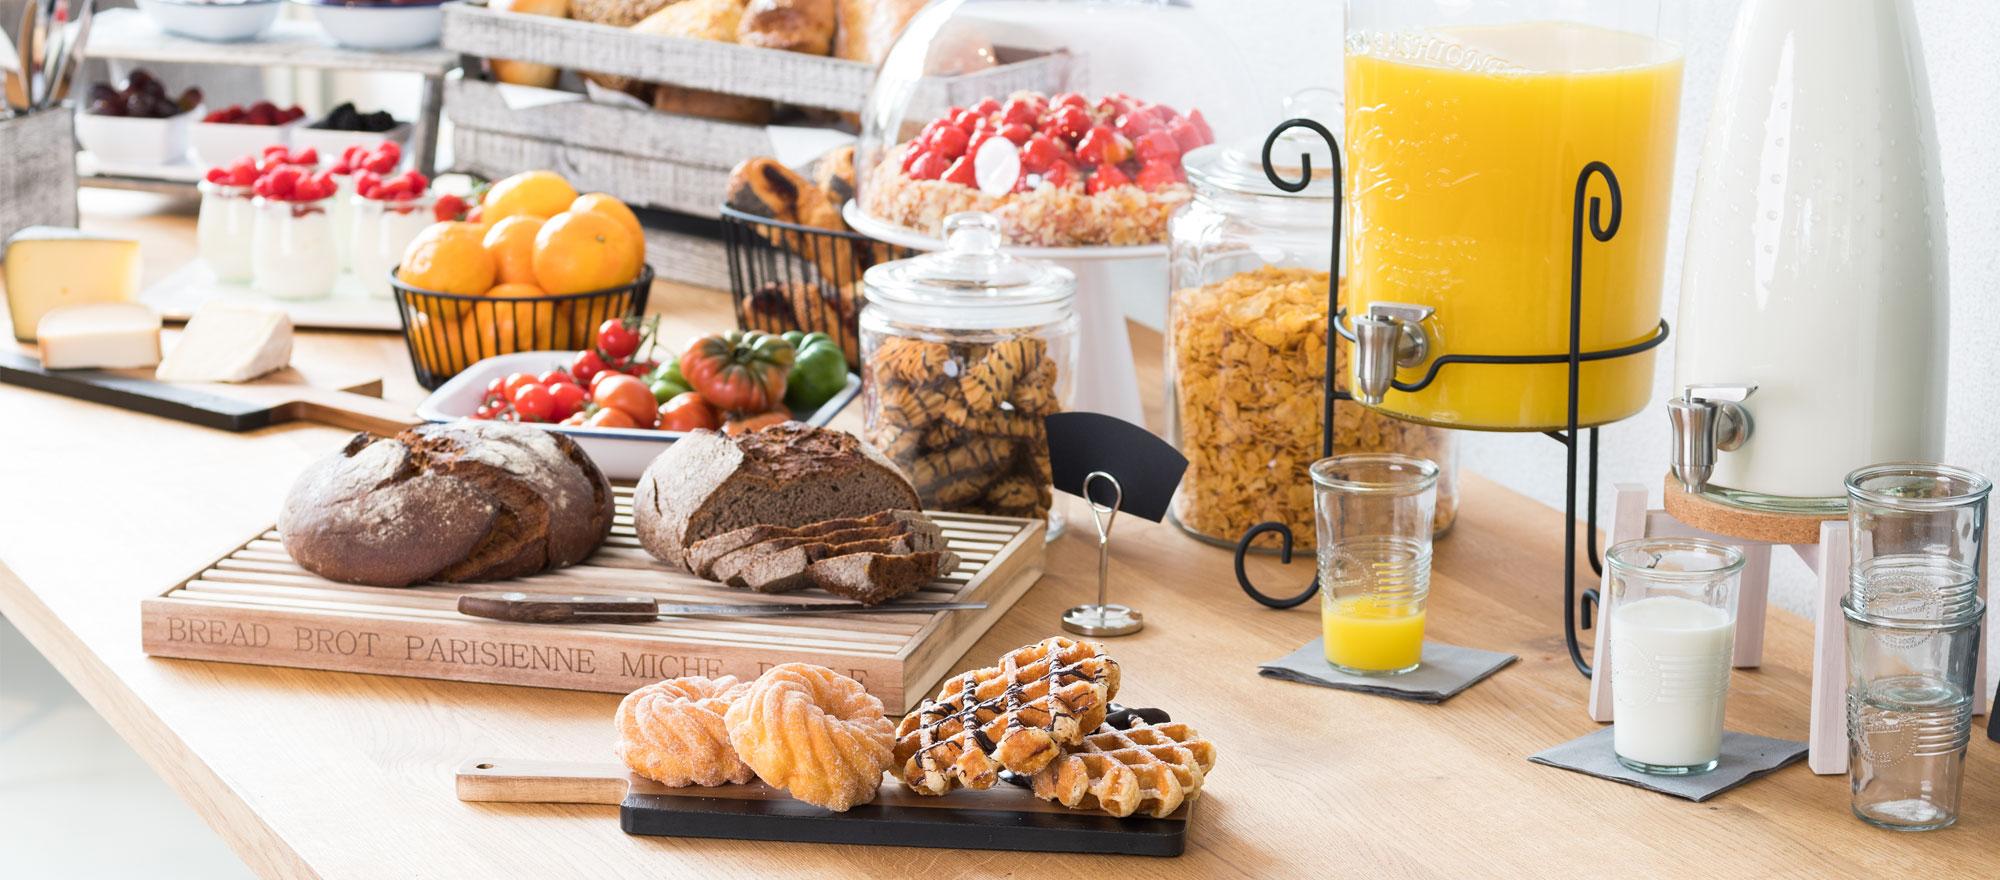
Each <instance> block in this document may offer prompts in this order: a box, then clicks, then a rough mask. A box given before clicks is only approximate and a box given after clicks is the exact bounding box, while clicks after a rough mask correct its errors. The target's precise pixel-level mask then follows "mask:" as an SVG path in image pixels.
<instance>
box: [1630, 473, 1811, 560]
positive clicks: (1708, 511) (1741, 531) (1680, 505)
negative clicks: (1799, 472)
mask: <svg viewBox="0 0 2000 880" xmlns="http://www.w3.org/2000/svg"><path fill="white" fill-rule="evenodd" d="M1661 495H1662V497H1664V498H1665V499H1666V502H1667V504H1666V507H1667V513H1668V514H1669V515H1671V516H1672V517H1673V518H1674V519H1676V520H1679V521H1681V522H1682V523H1684V524H1686V525H1690V526H1694V527H1695V528H1697V529H1701V530H1702V531H1704V532H1710V533H1713V534H1717V535H1728V536H1729V537H1732V538H1743V539H1746V540H1751V541H1763V542H1765V543H1769V544H1817V543H1819V526H1820V523H1823V522H1826V521H1828V520H1837V519H1842V518H1844V517H1845V516H1846V514H1845V513H1842V514H1836V515H1834V516H1812V515H1808V514H1795V513H1765V512H1763V511H1759V510H1745V509H1743V508H1741V507H1732V506H1730V505H1727V504H1723V503H1722V502H1719V501H1715V500H1713V499H1710V498H1707V497H1704V496H1701V495H1695V494H1692V493H1690V492H1688V491H1687V490H1686V489H1683V488H1681V484H1680V481H1678V480H1675V479H1674V475H1673V474H1668V475H1667V480H1666V488H1665V489H1664V491H1663V492H1662V493H1661Z"/></svg>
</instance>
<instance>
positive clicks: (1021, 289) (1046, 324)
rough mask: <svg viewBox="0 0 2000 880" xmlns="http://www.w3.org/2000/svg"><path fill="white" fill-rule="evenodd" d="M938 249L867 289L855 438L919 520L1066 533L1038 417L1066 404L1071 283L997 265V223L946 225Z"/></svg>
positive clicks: (877, 270)
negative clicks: (892, 472) (880, 457)
mask: <svg viewBox="0 0 2000 880" xmlns="http://www.w3.org/2000/svg"><path fill="white" fill-rule="evenodd" d="M944 238H945V249H944V250H942V251H939V252H937V253H934V254H926V255H924V256H920V257H913V258H911V259H908V260H898V261H896V262H892V263H883V264H880V265H876V266H871V267H869V269H868V272H867V274H865V275H863V276H862V283H861V287H862V293H863V295H864V296H865V297H866V302H865V304H864V305H863V306H862V309H861V361H862V367H861V371H862V375H861V381H862V392H863V395H864V400H865V409H866V411H867V414H866V425H865V427H864V429H863V436H865V437H866V438H867V440H868V441H869V442H870V443H872V444H874V445H875V447H876V448H878V449H880V450H882V452H883V454H885V455H887V456H888V457H889V459H890V460H891V461H894V462H895V463H896V466H897V467H900V468H902V469H903V473H904V474H906V475H908V476H909V477H910V480H911V482H913V483H915V484H916V488H917V494H918V496H920V497H921V498H922V499H923V502H924V507H925V508H926V509H932V510H950V511H960V512H968V513H983V514H990V515H993V516H1013V517H1023V518H1033V519H1042V518H1046V519H1047V521H1048V523H1049V535H1050V536H1051V537H1053V536H1054V535H1056V534H1057V533H1059V532H1060V531H1061V529H1062V526H1063V517H1062V514H1061V508H1060V507H1059V506H1057V505H1055V503H1054V501H1055V495H1054V474H1053V471H1052V470H1051V465H1050V461H1049V438H1048V431H1047V428H1046V427H1045V426H1044V423H1043V418H1044V417H1045V416H1048V415H1049V414H1051V413H1055V412H1060V411H1062V410H1063V408H1064V407H1065V406H1067V405H1068V403H1069V400H1070V391H1071V388H1072V387H1073V385H1074V382H1075V380H1074V378H1073V377H1074V376H1075V373H1076V362H1077V346H1078V335H1077V317H1076V311H1075V308H1074V306H1073V300H1074V298H1075V295H1076V276H1075V275H1073V274H1071V273H1070V271H1069V270H1067V269H1064V268H1061V267H1059V266H1053V265H1050V264H1047V263H1040V262H1035V261H1032V260H1020V259H1015V258H1013V257H1009V256H1007V255H1006V254H1003V253H1001V252H1000V246H1001V244H1002V243H1003V241H1002V236H1001V230H1000V221H999V220H998V219H997V218H995V217H994V216H993V215H991V214H986V213H978V212H966V213H959V214H953V215H951V216H949V217H946V218H945V219H944Z"/></svg>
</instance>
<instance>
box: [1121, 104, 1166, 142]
mask: <svg viewBox="0 0 2000 880" xmlns="http://www.w3.org/2000/svg"><path fill="white" fill-rule="evenodd" d="M1116 124H1117V126H1118V133H1119V134H1122V135H1124V136H1126V137H1128V138H1131V139H1132V140H1133V141H1137V140H1139V138H1141V137H1144V136H1145V134H1146V133H1147V132H1149V131H1152V130H1153V129H1155V128H1159V127H1160V126H1159V123H1157V122H1154V121H1153V117H1152V115H1151V114H1148V113H1147V112H1146V111H1144V110H1127V111H1125V112H1124V113H1121V114H1119V115H1118V117H1117V122H1116Z"/></svg>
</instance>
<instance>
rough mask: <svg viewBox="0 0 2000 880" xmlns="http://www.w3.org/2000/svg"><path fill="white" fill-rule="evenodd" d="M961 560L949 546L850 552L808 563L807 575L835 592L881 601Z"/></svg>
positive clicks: (910, 590)
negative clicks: (918, 550)
mask: <svg viewBox="0 0 2000 880" xmlns="http://www.w3.org/2000/svg"><path fill="white" fill-rule="evenodd" d="M958 562H959V560H958V554H956V553H953V552H951V551H949V550H935V551H930V552H925V553H896V554H891V553H848V554H843V555H839V556H830V557H828V558H826V559H822V560H820V561H818V562H815V563H813V564H811V565H809V566H807V567H806V577H807V578H808V579H809V580H811V581H812V585H813V586H815V587H818V588H820V589H822V590H825V591H827V592H829V593H832V594H834V595H836V596H844V597H846V598H849V599H853V600H854V601H856V602H860V603H861V604H863V605H880V604H882V603H883V602H887V601H889V600H890V599H894V598H897V597H899V596H907V595H909V594H911V593H914V592H916V591H917V590H919V589H921V588H923V586H924V585H925V584H928V583H930V582H931V581H934V580H937V579H938V578H941V577H943V576H945V575H948V574H950V573H952V572H954V571H957V570H958Z"/></svg>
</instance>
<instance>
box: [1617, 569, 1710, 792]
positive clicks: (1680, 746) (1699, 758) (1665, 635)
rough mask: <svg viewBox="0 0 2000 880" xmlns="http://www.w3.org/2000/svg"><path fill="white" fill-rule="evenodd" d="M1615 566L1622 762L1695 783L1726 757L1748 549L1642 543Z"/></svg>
mask: <svg viewBox="0 0 2000 880" xmlns="http://www.w3.org/2000/svg"><path fill="white" fill-rule="evenodd" d="M1604 559H1605V562H1606V563H1608V564H1609V565H1610V567H1611V570H1610V573H1609V574H1610V582H1611V588H1610V592H1609V595H1608V596H1607V602H1608V605H1609V607H1610V609H1611V614H1610V620H1611V632H1610V640H1611V699H1612V711H1613V715H1614V717H1615V718H1616V719H1617V723H1616V724H1615V725H1614V727H1613V732H1612V748H1613V749H1614V750H1615V751H1616V752H1617V755H1618V763H1620V764H1624V765H1625V766H1627V767H1630V768H1632V769H1634V770H1637V771H1639V772H1641V773H1653V774H1659V775H1663V776H1688V775H1692V774H1696V773H1707V772H1708V771H1710V770H1713V769H1715V767H1716V764H1717V763H1718V762H1719V761H1720V759H1721V757H1722V711H1723V706H1724V704H1725V703H1726V702H1727V701H1728V698H1729V669H1730V660H1731V655H1732V653H1733V651H1734V649H1735V644H1736V593H1737V586H1738V583H1739V582H1740V581H1741V579H1742V575H1743V551H1741V550H1738V549H1737V548H1735V547H1731V546H1729V545H1727V544H1718V543H1716V542H1713V541H1704V540H1700V539H1697V538H1641V539H1639V540H1636V541H1626V542H1624V543H1621V544H1618V545H1616V546H1613V547H1612V548H1611V549H1610V550H1608V551H1606V552H1605V554H1604Z"/></svg>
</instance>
